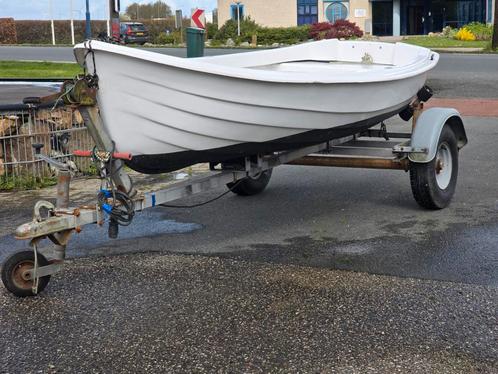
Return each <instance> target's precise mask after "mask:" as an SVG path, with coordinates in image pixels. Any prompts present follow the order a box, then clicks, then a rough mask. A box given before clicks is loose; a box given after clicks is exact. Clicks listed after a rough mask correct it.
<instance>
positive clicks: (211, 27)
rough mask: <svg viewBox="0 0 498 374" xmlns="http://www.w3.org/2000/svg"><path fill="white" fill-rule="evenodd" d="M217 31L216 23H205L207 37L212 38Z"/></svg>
mask: <svg viewBox="0 0 498 374" xmlns="http://www.w3.org/2000/svg"><path fill="white" fill-rule="evenodd" d="M217 32H218V25H217V24H216V23H208V24H207V25H206V34H207V38H208V39H213V37H214V36H215V35H216V33H217Z"/></svg>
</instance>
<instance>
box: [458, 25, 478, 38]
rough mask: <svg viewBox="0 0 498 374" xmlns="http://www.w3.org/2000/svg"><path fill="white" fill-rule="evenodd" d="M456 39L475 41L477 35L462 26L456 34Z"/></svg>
mask: <svg viewBox="0 0 498 374" xmlns="http://www.w3.org/2000/svg"><path fill="white" fill-rule="evenodd" d="M455 39H457V40H463V41H473V40H476V37H475V35H474V34H472V32H470V31H469V30H468V29H466V28H465V27H462V28H461V29H460V30H458V32H457V33H456V35H455Z"/></svg>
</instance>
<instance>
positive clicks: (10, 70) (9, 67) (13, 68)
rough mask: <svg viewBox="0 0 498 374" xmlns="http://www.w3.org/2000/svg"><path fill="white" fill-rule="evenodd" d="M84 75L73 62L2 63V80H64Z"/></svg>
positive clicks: (0, 63)
mask: <svg viewBox="0 0 498 374" xmlns="http://www.w3.org/2000/svg"><path fill="white" fill-rule="evenodd" d="M81 73H83V70H82V69H81V67H80V66H79V65H78V64H76V63H72V62H48V61H39V62H38V61H0V79H2V78H27V79H28V78H62V79H70V78H73V77H74V76H75V75H77V74H81Z"/></svg>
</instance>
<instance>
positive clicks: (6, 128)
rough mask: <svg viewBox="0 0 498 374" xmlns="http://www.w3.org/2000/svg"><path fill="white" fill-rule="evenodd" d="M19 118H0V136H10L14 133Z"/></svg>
mask: <svg viewBox="0 0 498 374" xmlns="http://www.w3.org/2000/svg"><path fill="white" fill-rule="evenodd" d="M18 120H19V118H18V117H17V116H5V117H2V118H0V136H5V135H11V133H13V132H15V128H16V124H17V121H18Z"/></svg>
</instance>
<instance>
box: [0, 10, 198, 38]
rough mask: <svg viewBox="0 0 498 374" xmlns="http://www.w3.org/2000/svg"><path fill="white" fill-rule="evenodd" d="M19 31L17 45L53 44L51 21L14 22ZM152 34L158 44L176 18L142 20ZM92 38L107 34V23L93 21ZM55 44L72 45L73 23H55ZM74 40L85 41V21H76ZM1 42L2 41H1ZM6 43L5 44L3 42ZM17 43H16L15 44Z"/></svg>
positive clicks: (188, 24)
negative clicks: (158, 40)
mask: <svg viewBox="0 0 498 374" xmlns="http://www.w3.org/2000/svg"><path fill="white" fill-rule="evenodd" d="M14 22H15V29H16V30H17V43H19V44H51V43H52V30H51V26H50V21H38V20H33V21H31V20H30V21H21V20H19V21H14ZM139 22H141V23H143V24H144V25H145V26H146V27H147V30H149V33H150V41H151V42H156V40H157V39H158V37H159V35H160V34H161V33H164V32H165V31H166V30H170V31H173V30H174V27H175V20H174V18H172V17H171V18H169V19H166V20H140V21H139ZM91 25H92V37H93V38H96V37H97V36H98V34H99V33H101V32H107V23H106V21H102V20H95V21H91ZM188 26H190V21H189V20H187V19H184V27H188ZM54 28H55V42H56V43H57V44H71V21H69V20H62V21H54ZM74 38H75V42H76V43H79V42H81V41H83V40H85V21H74ZM0 40H1V39H0ZM3 43H4V42H3ZM14 43H15V42H14Z"/></svg>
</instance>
